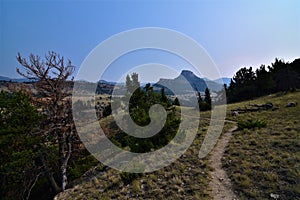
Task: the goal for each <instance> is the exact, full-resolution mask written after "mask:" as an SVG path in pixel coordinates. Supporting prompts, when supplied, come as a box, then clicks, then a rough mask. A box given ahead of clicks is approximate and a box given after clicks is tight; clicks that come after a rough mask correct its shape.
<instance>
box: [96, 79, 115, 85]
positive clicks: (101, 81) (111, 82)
mask: <svg viewBox="0 0 300 200" xmlns="http://www.w3.org/2000/svg"><path fill="white" fill-rule="evenodd" d="M99 83H104V84H108V85H116V84H117V82H113V81H106V80H100V81H99Z"/></svg>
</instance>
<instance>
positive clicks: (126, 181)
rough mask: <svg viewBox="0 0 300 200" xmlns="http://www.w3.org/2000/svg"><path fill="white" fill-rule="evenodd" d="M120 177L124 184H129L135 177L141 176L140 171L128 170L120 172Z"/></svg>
mask: <svg viewBox="0 0 300 200" xmlns="http://www.w3.org/2000/svg"><path fill="white" fill-rule="evenodd" d="M120 176H121V179H122V181H123V183H124V184H129V183H131V182H132V181H134V180H135V179H137V178H140V177H142V176H143V174H142V173H129V172H122V173H121V174H120Z"/></svg>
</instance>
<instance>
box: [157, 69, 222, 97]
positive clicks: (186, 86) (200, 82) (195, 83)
mask: <svg viewBox="0 0 300 200" xmlns="http://www.w3.org/2000/svg"><path fill="white" fill-rule="evenodd" d="M153 86H154V88H156V89H158V88H162V87H164V88H165V90H166V93H170V92H171V91H169V90H168V88H172V86H173V87H174V86H175V87H176V89H177V90H178V91H180V93H181V94H184V93H191V92H195V91H196V92H204V91H205V89H206V88H207V87H208V88H209V89H210V90H211V91H220V90H221V89H222V85H221V84H219V83H216V82H214V81H210V80H207V79H206V80H204V79H202V78H199V77H198V76H196V75H195V74H194V73H193V72H191V71H189V70H183V71H182V72H181V74H180V75H179V76H178V77H176V78H175V79H160V80H159V81H158V82H157V83H155V84H154V85H153ZM190 87H192V89H193V90H191V88H190Z"/></svg>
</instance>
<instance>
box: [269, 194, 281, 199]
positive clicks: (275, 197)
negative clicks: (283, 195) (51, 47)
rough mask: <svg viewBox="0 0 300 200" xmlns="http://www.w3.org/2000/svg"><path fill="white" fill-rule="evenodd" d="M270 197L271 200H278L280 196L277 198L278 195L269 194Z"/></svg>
mask: <svg viewBox="0 0 300 200" xmlns="http://www.w3.org/2000/svg"><path fill="white" fill-rule="evenodd" d="M270 197H271V198H273V199H279V197H280V196H279V194H274V193H271V194H270Z"/></svg>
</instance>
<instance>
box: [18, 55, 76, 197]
mask: <svg viewBox="0 0 300 200" xmlns="http://www.w3.org/2000/svg"><path fill="white" fill-rule="evenodd" d="M17 60H18V62H19V63H20V64H21V65H22V66H23V68H22V69H20V68H17V72H18V73H19V74H20V75H22V76H23V77H26V78H28V79H31V80H36V83H35V84H34V86H35V89H36V90H37V92H38V94H39V95H40V96H42V98H38V99H36V103H37V104H38V105H39V106H41V107H42V108H43V112H44V113H45V115H46V119H45V120H44V123H43V124H44V126H43V130H41V131H40V132H39V133H38V134H43V135H44V140H43V141H41V143H43V144H44V145H46V146H47V145H49V144H51V145H58V158H59V163H58V164H59V166H60V169H59V171H60V180H59V182H57V181H56V180H55V179H54V177H53V173H52V172H51V169H50V168H49V167H48V162H47V157H46V154H44V155H40V160H41V162H42V163H43V168H44V171H45V174H46V175H47V177H48V179H49V181H50V183H51V185H52V188H53V190H54V191H55V192H56V193H58V192H60V191H63V190H65V189H66V186H67V166H68V161H69V159H70V156H71V153H72V141H73V139H74V138H76V136H77V134H76V131H75V127H74V123H73V120H72V111H71V105H72V104H71V98H70V95H71V89H70V88H71V85H70V84H72V81H73V77H71V76H72V74H73V72H74V70H75V67H74V66H72V65H71V61H70V60H68V61H67V62H66V63H65V60H64V57H62V56H60V55H59V54H56V53H55V52H48V54H46V55H45V59H41V58H40V57H39V56H35V55H33V54H31V55H30V56H29V59H26V58H23V57H21V55H20V53H18V55H17Z"/></svg>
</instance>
